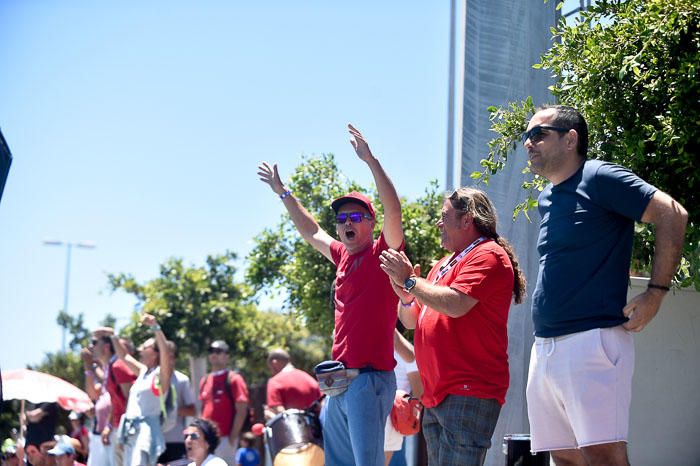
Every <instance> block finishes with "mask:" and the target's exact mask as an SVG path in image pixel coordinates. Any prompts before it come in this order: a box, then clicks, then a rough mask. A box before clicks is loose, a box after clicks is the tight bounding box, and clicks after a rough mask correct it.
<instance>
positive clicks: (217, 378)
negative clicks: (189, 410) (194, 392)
mask: <svg viewBox="0 0 700 466" xmlns="http://www.w3.org/2000/svg"><path fill="white" fill-rule="evenodd" d="M229 374H230V380H231V391H230V395H228V394H226V377H229ZM199 399H200V400H201V401H202V417H203V418H205V419H209V420H211V421H213V422H215V423H216V424H217V426H218V427H219V433H220V434H221V436H222V437H228V436H229V434H231V426H232V424H233V418H234V417H235V415H236V403H238V402H244V403H248V402H249V397H248V386H247V385H246V383H245V380H243V377H241V376H240V374H237V373H236V372H234V371H229V370H222V371H218V372H214V373H212V374H209V375H208V376H206V377H205V378H203V379H202V381H201V382H200V385H199Z"/></svg>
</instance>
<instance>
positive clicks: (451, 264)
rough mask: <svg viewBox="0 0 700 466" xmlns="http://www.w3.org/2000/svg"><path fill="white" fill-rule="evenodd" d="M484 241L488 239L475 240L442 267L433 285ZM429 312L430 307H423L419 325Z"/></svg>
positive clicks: (481, 237) (482, 237) (479, 238)
mask: <svg viewBox="0 0 700 466" xmlns="http://www.w3.org/2000/svg"><path fill="white" fill-rule="evenodd" d="M484 241H486V237H484V236H480V237H478V238H477V239H475V240H474V241H473V242H472V244H470V245H469V246H467V247H466V248H465V249H464V251H462V252H460V253H459V255H457V256H456V257H455V258H454V259H452V260H451V261H449V262H448V263H447V264H445V265H443V266H442V267H440V271H439V272H438V274H437V275H436V276H435V278H434V279H433V285H434V284H436V283H437V282H439V281H440V279H441V278H442V277H444V276H445V274H446V273H447V272H449V271H450V269H452V267H454V266H455V265H457V264H458V263H459V261H461V260H462V258H463V257H464V256H466V255H467V254H468V253H469V251H471V250H472V249H474V248H475V247H477V246H478V245H479V244H481V243H483V242H484ZM427 310H428V305H427V304H424V305H423V307H422V308H421V310H420V314H419V315H418V322H419V323H421V322H422V321H423V317H424V316H425V312H426V311H427Z"/></svg>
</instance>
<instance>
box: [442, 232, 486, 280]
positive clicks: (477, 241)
mask: <svg viewBox="0 0 700 466" xmlns="http://www.w3.org/2000/svg"><path fill="white" fill-rule="evenodd" d="M484 241H486V237H485V236H480V237H478V238H477V239H475V240H474V241H473V242H472V244H470V245H469V246H467V247H466V248H465V249H464V251H462V252H460V253H459V255H458V256H457V257H455V258H454V259H452V260H451V261H450V262H448V263H447V264H446V265H443V266H442V267H440V271H439V272H438V274H437V275H436V276H435V278H434V279H433V285H434V284H436V283H437V282H439V281H440V279H441V278H442V277H444V276H445V274H446V273H447V272H449V271H450V269H452V267H454V266H455V265H457V264H458V263H459V261H460V260H462V258H463V257H464V256H466V255H467V254H468V253H469V251H471V250H472V249H474V248H475V247H477V246H478V245H479V244H481V243H483V242H484Z"/></svg>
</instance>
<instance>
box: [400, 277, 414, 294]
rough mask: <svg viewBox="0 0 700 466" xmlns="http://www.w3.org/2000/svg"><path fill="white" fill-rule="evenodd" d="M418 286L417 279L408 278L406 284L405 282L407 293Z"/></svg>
mask: <svg viewBox="0 0 700 466" xmlns="http://www.w3.org/2000/svg"><path fill="white" fill-rule="evenodd" d="M415 286H416V277H408V278H407V279H406V281H405V282H403V289H404V290H406V291H411V290H412V289H413V288H414V287H415Z"/></svg>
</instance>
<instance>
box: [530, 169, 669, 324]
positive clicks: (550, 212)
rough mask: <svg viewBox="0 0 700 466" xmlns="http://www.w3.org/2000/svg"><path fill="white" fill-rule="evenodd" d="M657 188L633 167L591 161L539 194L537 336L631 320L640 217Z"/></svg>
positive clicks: (535, 320) (534, 308) (536, 289)
mask: <svg viewBox="0 0 700 466" xmlns="http://www.w3.org/2000/svg"><path fill="white" fill-rule="evenodd" d="M656 190H657V189H656V188H655V187H654V186H652V185H650V184H649V183H647V182H645V181H644V180H642V179H641V178H639V177H638V176H637V175H635V174H634V173H632V172H631V171H630V170H628V169H626V168H624V167H621V166H619V165H614V164H611V163H608V162H602V161H599V160H587V161H586V162H585V163H584V164H583V165H582V166H581V168H580V169H579V170H578V171H577V172H576V173H575V174H574V175H572V176H571V177H570V178H569V179H567V180H566V181H564V182H562V183H560V184H558V185H556V186H553V185H552V184H549V185H548V186H547V187H546V188H545V189H544V190H543V191H542V193H541V194H540V196H539V199H538V202H539V207H538V209H539V212H540V216H541V219H542V220H541V222H540V233H539V238H538V240H537V249H538V251H539V253H540V264H539V271H538V274H537V285H536V287H535V293H534V295H533V303H532V318H533V321H534V324H535V335H536V336H538V337H555V336H560V335H567V334H570V333H575V332H582V331H585V330H590V329H593V328H605V327H614V326H616V325H620V324H622V323H624V322H626V321H627V318H626V317H625V316H624V315H623V313H622V308H623V307H624V306H625V304H626V302H627V287H628V284H629V268H630V260H631V256H632V238H633V235H634V222H635V220H637V221H638V220H640V219H641V217H642V214H643V213H644V210H645V209H646V207H647V205H648V204H649V201H650V200H651V198H652V197H653V195H654V193H655V192H656Z"/></svg>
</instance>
